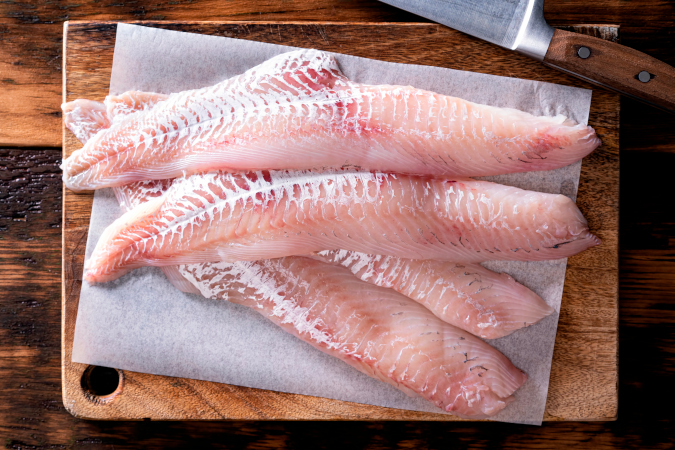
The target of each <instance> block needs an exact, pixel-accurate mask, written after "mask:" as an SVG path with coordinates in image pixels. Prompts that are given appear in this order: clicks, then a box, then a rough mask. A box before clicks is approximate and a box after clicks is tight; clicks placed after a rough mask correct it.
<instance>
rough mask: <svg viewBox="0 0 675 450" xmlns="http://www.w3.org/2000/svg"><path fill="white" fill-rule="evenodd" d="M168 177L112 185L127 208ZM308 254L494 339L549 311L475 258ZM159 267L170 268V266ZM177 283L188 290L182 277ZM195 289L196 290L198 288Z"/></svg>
mask: <svg viewBox="0 0 675 450" xmlns="http://www.w3.org/2000/svg"><path fill="white" fill-rule="evenodd" d="M169 185H170V183H167V180H154V181H143V182H137V183H132V184H130V185H125V186H122V187H117V188H113V189H114V191H115V195H116V196H117V199H118V201H119V202H120V205H121V206H122V208H123V209H124V210H125V211H128V210H131V209H133V208H134V207H136V206H138V205H140V204H142V203H145V202H146V201H149V200H151V199H153V198H156V197H159V196H161V195H162V194H163V192H164V191H166V189H168V187H169ZM311 256H312V257H314V258H316V259H319V260H322V261H326V262H329V263H332V264H338V265H342V266H344V267H346V268H348V269H350V270H351V271H352V273H354V275H356V276H357V277H359V278H360V279H361V280H363V281H366V282H368V283H371V284H375V285H377V286H382V287H386V288H392V289H394V290H396V291H398V292H400V293H402V294H403V295H405V296H407V297H409V298H411V299H413V300H415V301H416V302H418V303H420V304H421V305H423V306H425V307H426V308H427V309H429V310H430V311H431V312H432V313H433V314H435V315H436V316H437V317H438V318H440V319H441V320H443V321H445V322H447V323H449V324H451V325H454V326H456V327H459V328H461V329H463V330H466V331H468V332H469V333H472V334H474V335H476V336H480V337H482V338H484V339H497V338H500V337H503V336H506V335H508V334H510V333H512V332H513V331H515V330H518V329H520V328H523V327H526V326H529V325H532V324H534V323H536V322H538V321H539V320H541V319H542V318H544V317H546V316H548V315H549V314H552V313H553V312H554V310H553V308H551V307H550V306H548V305H547V304H546V302H544V300H543V299H542V298H541V297H539V296H538V295H537V294H535V293H534V292H532V291H531V290H529V289H528V288H526V287H525V286H523V285H522V284H520V283H518V282H516V281H515V280H514V279H513V278H512V277H511V276H509V275H508V274H505V273H495V272H493V271H491V270H488V269H485V268H484V267H482V266H480V265H479V264H469V263H454V262H448V261H435V260H412V259H407V258H397V257H393V256H381V255H367V254H365V253H359V252H354V251H347V250H334V251H323V252H320V253H316V254H313V255H311ZM162 270H164V272H165V273H166V272H167V271H173V270H174V269H173V267H172V266H164V267H162ZM168 277H169V279H170V280H172V282H173V283H174V285H176V287H177V288H178V289H180V290H182V291H185V292H192V290H191V289H190V286H192V285H190V284H189V283H188V287H186V285H185V284H184V283H183V281H182V279H181V278H180V277H172V276H168ZM196 293H199V292H196Z"/></svg>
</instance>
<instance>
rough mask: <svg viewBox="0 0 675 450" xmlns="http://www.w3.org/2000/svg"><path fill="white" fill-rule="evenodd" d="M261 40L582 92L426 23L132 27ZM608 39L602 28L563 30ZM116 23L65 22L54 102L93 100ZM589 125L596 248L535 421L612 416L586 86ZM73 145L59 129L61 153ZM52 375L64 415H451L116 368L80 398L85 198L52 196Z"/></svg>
mask: <svg viewBox="0 0 675 450" xmlns="http://www.w3.org/2000/svg"><path fill="white" fill-rule="evenodd" d="M135 23H137V24H140V25H146V26H153V27H159V28H166V29H171V30H179V31H187V32H193V33H204V34H213V35H218V36H227V37H233V38H238V39H247V40H256V41H262V42H269V43H273V44H283V45H292V46H297V47H311V48H317V49H321V50H328V51H333V52H339V53H347V54H352V55H356V56H361V57H366V58H376V59H382V60H386V61H391V62H398V63H409V64H423V65H432V66H440V67H450V68H453V69H460V70H470V71H474V72H482V73H490V74H495V75H503V76H510V77H519V78H527V79H533V80H538V81H548V82H552V83H560V84H566V85H572V86H579V87H585V88H589V89H591V88H593V86H591V85H589V84H586V83H584V82H581V81H579V80H577V79H575V78H572V77H570V76H567V75H565V74H562V73H560V72H557V71H555V70H553V69H549V68H546V67H544V66H543V65H541V64H540V63H538V62H536V61H533V60H530V59H528V58H526V57H523V56H520V55H517V54H514V53H512V52H509V51H507V50H504V49H501V48H498V47H496V46H494V45H490V44H487V43H484V42H481V41H479V40H477V39H473V38H471V37H469V36H467V35H464V34H462V33H460V32H457V31H454V30H451V29H448V28H446V27H443V26H441V25H436V24H422V23H401V24H395V23H367V24H356V23H323V22H322V23H241V22H135ZM568 29H571V30H572V31H576V32H580V33H584V34H590V35H594V36H597V37H601V38H603V39H611V40H617V38H618V28H617V27H614V26H594V25H583V26H577V27H571V28H568ZM115 31H116V24H115V23H112V22H66V24H65V26H64V39H63V98H64V102H65V101H71V100H74V99H76V98H88V99H92V100H103V98H104V97H105V95H106V94H107V92H108V85H109V81H110V71H111V68H112V57H113V50H114V45H115ZM589 125H591V126H593V127H594V128H595V130H596V131H597V133H598V136H600V138H601V139H602V141H603V145H602V147H600V148H599V149H598V150H596V151H595V152H594V153H593V154H591V155H590V156H588V157H587V158H585V159H584V162H583V166H582V170H581V181H580V183H579V194H578V199H577V204H578V205H579V208H580V209H581V211H582V212H583V213H584V215H585V216H586V218H587V219H588V222H589V224H590V228H591V230H592V231H593V232H594V233H595V234H597V235H598V236H599V237H600V238H601V239H602V245H600V246H598V247H595V248H593V249H590V250H587V251H585V252H583V253H581V254H579V255H577V256H575V257H572V258H570V259H569V262H568V266H567V275H566V279H565V289H564V294H563V300H562V307H561V311H560V322H559V326H558V334H557V338H556V346H555V352H554V355H553V366H552V370H551V382H550V387H549V395H548V401H547V404H546V413H545V417H544V420H547V421H553V420H615V419H616V417H617V407H618V405H617V401H618V394H617V381H618V365H617V364H618V363H617V350H618V227H619V220H618V219H619V97H618V95H616V94H613V93H609V92H607V91H602V90H594V92H593V102H592V106H591V115H590V120H589ZM80 147H81V144H80V143H79V142H78V141H77V140H76V139H75V137H74V136H73V135H72V134H71V133H70V132H69V131H67V130H66V129H65V127H64V136H63V155H64V158H65V157H67V156H69V155H70V154H71V153H72V152H73V151H74V150H76V149H78V148H80ZM64 191H65V192H64V196H63V297H62V302H63V309H62V352H61V355H62V370H63V372H62V378H63V401H64V404H65V407H66V408H67V409H68V410H69V411H70V412H71V413H72V414H73V415H75V416H77V417H81V418H90V419H117V420H129V419H131V420H133V419H137V420H141V419H146V420H147V419H152V420H191V419H192V420H193V419H208V420H213V419H258V420H270V419H282V420H288V419H303V420H461V419H457V418H455V417H453V416H448V415H443V414H430V413H422V412H413V411H403V410H397V409H390V408H381V407H376V406H370V405H363V404H357V403H350V402H343V401H337V400H330V399H325V398H319V397H311V396H305V395H297V394H284V393H279V392H272V391H266V390H261V389H251V388H244V387H238V386H232V385H226V384H220V383H213V382H207V381H199V380H190V379H183V378H171V377H164V376H157V375H149V374H142V373H135V372H128V371H124V372H121V371H120V372H119V375H115V374H114V373H113V375H115V377H119V386H118V388H117V389H116V390H115V392H113V393H112V394H110V395H105V396H99V395H93V394H92V390H91V389H92V387H91V383H90V380H89V378H88V374H90V372H91V370H87V366H86V365H84V364H76V363H73V362H71V355H72V345H73V336H74V331H75V318H76V314H77V306H78V302H79V295H80V286H81V283H82V268H83V263H84V251H85V246H86V240H87V232H88V228H89V218H90V213H91V205H92V199H93V194H91V193H86V194H76V193H74V192H72V191H69V190H67V189H64Z"/></svg>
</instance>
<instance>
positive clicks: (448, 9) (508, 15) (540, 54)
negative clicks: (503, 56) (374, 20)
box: [382, 0, 554, 61]
mask: <svg viewBox="0 0 675 450" xmlns="http://www.w3.org/2000/svg"><path fill="white" fill-rule="evenodd" d="M382 2H383V3H387V4H389V5H392V6H396V7H397V8H401V9H403V10H405V11H408V12H411V13H413V14H417V15H419V16H422V17H426V18H427V19H431V20H433V21H435V22H438V23H441V24H443V25H447V26H449V27H450V28H454V29H456V30H459V31H461V32H463V33H467V34H470V35H472V36H475V37H477V38H480V39H483V40H485V41H488V42H492V43H493V44H497V45H499V46H501V47H505V48H508V49H509V50H516V51H519V52H521V53H525V54H526V55H528V56H530V57H532V58H535V59H538V60H540V61H541V60H543V59H544V55H546V50H547V49H548V46H549V43H550V42H551V38H552V37H553V32H554V30H553V27H551V26H549V25H548V24H547V23H546V21H545V20H544V2H543V0H496V1H495V0H405V1H404V0H382ZM528 27H529V29H528ZM526 37H527V39H525V38H526Z"/></svg>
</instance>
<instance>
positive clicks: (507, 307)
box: [313, 250, 554, 339]
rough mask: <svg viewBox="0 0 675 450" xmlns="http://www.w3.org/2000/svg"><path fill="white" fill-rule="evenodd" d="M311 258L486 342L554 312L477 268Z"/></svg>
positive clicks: (347, 254) (358, 256) (503, 277)
mask: <svg viewBox="0 0 675 450" xmlns="http://www.w3.org/2000/svg"><path fill="white" fill-rule="evenodd" d="M313 257H315V258H318V259H321V260H323V261H326V262H330V263H334V264H339V265H341V266H344V267H346V268H348V269H349V270H351V271H352V273H353V274H354V275H356V276H357V277H359V278H360V279H361V280H363V281H366V282H369V283H372V284H375V285H377V286H382V287H386V288H391V289H394V290H396V291H398V292H400V293H401V294H403V295H405V296H406V297H409V298H411V299H413V300H415V301H416V302H418V303H420V304H421V305H423V306H425V307H426V308H427V309H428V310H429V311H431V312H432V313H434V314H435V315H436V316H437V317H438V318H440V319H442V320H443V321H445V322H447V323H449V324H452V325H454V326H456V327H459V328H461V329H463V330H466V331H468V332H470V333H472V334H475V335H476V336H480V337H482V338H484V339H497V338H500V337H503V336H506V335H508V334H510V333H512V332H513V331H515V330H519V329H520V328H523V327H526V326H529V325H532V324H534V323H536V322H538V321H540V320H541V319H543V318H544V317H546V316H548V315H549V314H552V313H553V312H554V309H553V308H551V307H550V306H548V305H547V304H546V302H545V301H544V300H543V299H542V298H541V297H539V296H538V295H537V294H535V293H534V292H532V291H531V290H529V289H528V288H526V287H525V286H523V285H522V284H520V283H518V282H517V281H516V280H514V279H513V278H512V277H511V276H510V275H508V274H505V273H495V272H493V271H491V270H488V269H486V268H484V267H482V266H481V265H479V264H470V263H456V262H449V261H437V260H414V259H407V258H396V257H393V256H382V255H368V254H365V253H359V252H354V251H347V250H333V251H323V252H320V253H318V254H316V255H314V256H313Z"/></svg>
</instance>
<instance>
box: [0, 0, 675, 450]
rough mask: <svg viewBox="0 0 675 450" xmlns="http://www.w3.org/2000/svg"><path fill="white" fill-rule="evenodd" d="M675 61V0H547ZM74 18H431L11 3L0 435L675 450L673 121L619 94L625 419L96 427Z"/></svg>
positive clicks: (333, 4) (285, 4) (200, 4)
mask: <svg viewBox="0 0 675 450" xmlns="http://www.w3.org/2000/svg"><path fill="white" fill-rule="evenodd" d="M546 17H547V19H548V21H549V22H550V23H552V24H556V25H570V24H576V23H591V22H592V23H607V24H618V25H621V39H622V43H623V44H625V45H628V46H631V47H634V48H637V49H638V50H641V51H643V52H646V53H648V54H650V55H652V56H654V57H657V58H659V59H661V60H663V61H665V62H667V63H669V64H671V65H675V1H672V0H671V1H665V0H639V1H638V0H633V1H624V0H596V1H594V2H588V1H581V0H557V1H553V0H549V1H548V2H547V5H546ZM71 19H91V20H94V19H100V20H115V19H119V20H122V19H124V20H134V19H137V20H138V19H147V20H164V19H166V20H283V21H295V20H332V21H355V22H380V21H391V22H399V21H423V19H419V18H417V17H415V16H413V15H410V14H407V13H403V12H399V11H397V10H396V9H394V8H391V7H388V6H386V5H383V4H380V3H378V2H376V1H371V0H275V1H272V0H231V1H227V0H171V1H167V0H151V1H148V0H134V1H125V0H85V1H83V2H79V3H76V2H75V1H74V0H73V3H68V2H65V1H60V0H51V1H50V0H36V1H32V2H31V1H29V0H18V1H13V0H3V1H0V439H1V440H0V445H3V444H4V446H5V447H6V448H11V449H29V448H30V449H48V448H49V449H66V448H86V449H98V448H105V449H113V448H114V449H123V448H133V447H139V448H210V447H221V448H252V449H254V448H298V447H300V448H303V447H311V448H325V447H329V448H365V447H368V448H392V447H393V448H453V449H454V448H517V449H521V448H556V447H560V448H564V447H572V446H573V447H574V448H592V449H609V448H640V449H648V448H664V449H665V448H673V446H675V426H674V424H675V420H674V416H675V414H674V413H673V406H672V405H673V403H675V389H673V388H672V385H673V380H674V378H673V375H675V294H673V292H675V251H674V249H675V209H674V208H673V207H672V203H673V200H672V198H673V194H675V188H673V182H672V178H673V175H672V172H673V170H674V169H675V116H667V115H665V114H664V113H661V112H659V111H657V110H654V109H651V108H649V107H647V106H643V105H641V104H639V103H636V102H634V101H631V100H626V99H624V100H622V105H621V116H622V117H621V166H622V169H621V178H622V181H621V235H620V246H621V263H620V264H621V273H620V278H621V282H620V350H619V352H620V353H619V356H620V365H619V367H620V369H619V379H620V388H619V399H620V401H619V419H618V421H616V422H606V423H600V422H596V423H564V422H563V423H548V424H545V425H544V426H542V427H528V426H518V425H510V424H496V423H414V422H410V423H387V422H375V423H358V422H357V423H347V422H320V423H307V422H281V423H280V422H275V423H273V422H206V423H203V422H201V423H196V422H173V423H155V422H149V423H148V422H135V423H129V422H126V423H125V422H90V421H83V420H78V419H75V418H73V417H72V416H70V415H69V414H68V413H67V412H66V411H65V410H64V408H63V404H62V402H61V384H60V379H61V374H60V352H61V349H60V329H61V326H60V325H61V324H60V319H61V315H60V313H61V311H60V283H61V277H60V274H61V267H60V264H61V257H60V256H61V228H60V226H61V201H62V198H61V196H62V187H61V181H60V175H59V173H60V171H59V168H58V164H59V163H60V159H61V149H60V146H61V131H60V130H61V127H60V121H61V117H60V112H59V104H60V102H61V72H60V70H61V69H60V68H61V36H62V23H63V21H65V20H71Z"/></svg>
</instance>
